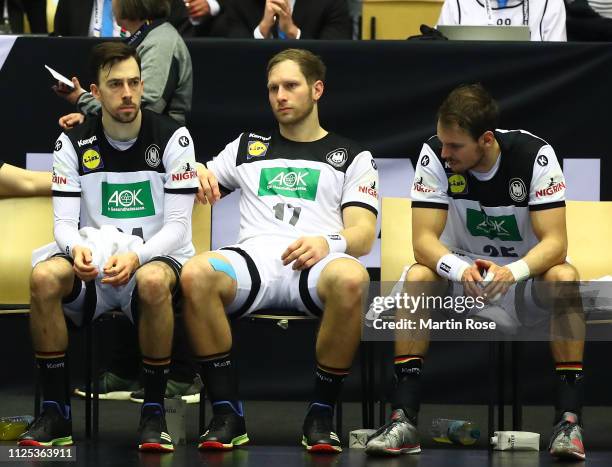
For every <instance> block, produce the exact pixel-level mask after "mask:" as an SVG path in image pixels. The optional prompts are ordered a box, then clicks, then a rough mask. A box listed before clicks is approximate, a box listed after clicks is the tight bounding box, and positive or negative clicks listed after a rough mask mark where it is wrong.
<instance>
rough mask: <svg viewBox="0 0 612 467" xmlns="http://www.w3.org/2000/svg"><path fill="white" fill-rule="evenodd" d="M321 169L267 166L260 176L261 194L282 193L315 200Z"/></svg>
mask: <svg viewBox="0 0 612 467" xmlns="http://www.w3.org/2000/svg"><path fill="white" fill-rule="evenodd" d="M319 175H320V171H319V170H314V169H307V168H294V167H277V168H265V169H262V170H261V173H260V176H259V191H258V193H257V194H258V195H259V196H272V195H281V196H288V197H290V198H302V199H309V200H312V201H314V199H315V198H316V196H317V187H318V186H319Z"/></svg>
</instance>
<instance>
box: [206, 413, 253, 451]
mask: <svg viewBox="0 0 612 467" xmlns="http://www.w3.org/2000/svg"><path fill="white" fill-rule="evenodd" d="M248 442H249V435H247V432H246V424H245V423H244V413H243V411H242V404H241V403H238V407H237V408H236V407H234V405H233V404H232V403H231V402H229V401H219V402H214V403H213V418H212V420H211V421H210V424H209V425H208V428H207V429H206V431H205V432H204V434H203V435H202V436H200V442H199V444H198V449H221V450H229V449H232V448H233V447H234V446H240V445H242V444H246V443H248Z"/></svg>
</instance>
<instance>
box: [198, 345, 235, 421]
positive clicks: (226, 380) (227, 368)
mask: <svg viewBox="0 0 612 467" xmlns="http://www.w3.org/2000/svg"><path fill="white" fill-rule="evenodd" d="M196 361H198V362H199V363H200V365H201V376H202V382H203V383H204V387H205V388H206V392H207V393H208V398H209V399H210V402H211V403H212V404H213V412H214V411H215V407H217V406H219V404H218V402H223V401H227V402H230V403H231V404H232V405H233V406H234V408H235V409H236V412H238V413H240V410H239V408H238V407H239V406H240V404H239V403H238V376H237V375H236V366H235V364H234V362H233V361H232V357H231V352H224V353H219V354H214V355H208V356H205V357H196Z"/></svg>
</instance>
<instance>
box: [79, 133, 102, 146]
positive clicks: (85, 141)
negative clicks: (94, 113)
mask: <svg viewBox="0 0 612 467" xmlns="http://www.w3.org/2000/svg"><path fill="white" fill-rule="evenodd" d="M95 141H98V137H97V136H96V135H93V136H92V137H91V138H87V139H80V140H78V141H77V144H78V145H79V147H80V148H82V147H83V146H87V145H88V144H92V143H94V142H95Z"/></svg>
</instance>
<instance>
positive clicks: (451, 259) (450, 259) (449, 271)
mask: <svg viewBox="0 0 612 467" xmlns="http://www.w3.org/2000/svg"><path fill="white" fill-rule="evenodd" d="M469 267H470V265H469V264H468V263H467V262H466V261H463V260H462V259H461V258H459V257H458V256H456V255H453V254H451V253H449V254H446V255H444V256H442V258H440V259H439V260H438V264H436V272H437V273H438V274H439V275H440V276H442V277H446V278H447V279H449V280H451V281H453V282H461V278H462V277H463V272H464V271H465V270H466V269H467V268H469Z"/></svg>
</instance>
